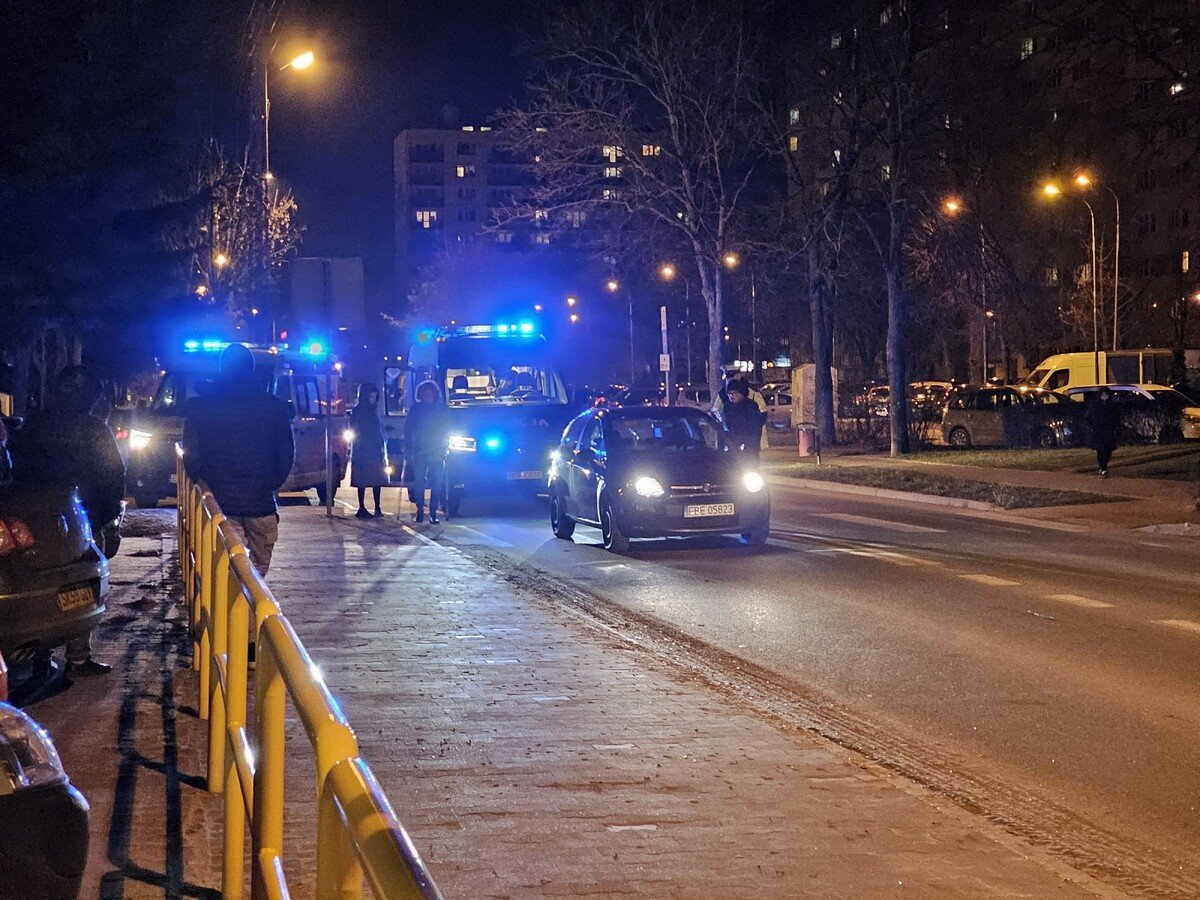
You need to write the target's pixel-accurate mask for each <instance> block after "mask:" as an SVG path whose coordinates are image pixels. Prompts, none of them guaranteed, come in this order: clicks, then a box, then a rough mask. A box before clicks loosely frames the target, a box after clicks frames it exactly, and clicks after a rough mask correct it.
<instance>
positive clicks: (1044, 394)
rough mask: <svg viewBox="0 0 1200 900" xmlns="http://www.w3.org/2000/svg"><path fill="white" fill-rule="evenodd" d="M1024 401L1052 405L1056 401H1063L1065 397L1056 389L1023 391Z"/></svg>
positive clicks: (1039, 404)
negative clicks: (1056, 391) (1055, 390)
mask: <svg viewBox="0 0 1200 900" xmlns="http://www.w3.org/2000/svg"><path fill="white" fill-rule="evenodd" d="M1021 393H1022V396H1023V398H1024V402H1025V403H1027V404H1029V405H1031V406H1050V405H1052V404H1054V403H1062V402H1063V399H1064V398H1063V397H1062V395H1060V394H1056V393H1054V391H1028V392H1025V391H1022V392H1021Z"/></svg>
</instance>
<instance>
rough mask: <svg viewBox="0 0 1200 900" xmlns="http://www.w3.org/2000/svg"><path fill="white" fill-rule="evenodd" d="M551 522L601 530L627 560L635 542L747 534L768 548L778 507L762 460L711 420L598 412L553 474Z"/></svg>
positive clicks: (555, 462)
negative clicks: (739, 448) (735, 446)
mask: <svg viewBox="0 0 1200 900" xmlns="http://www.w3.org/2000/svg"><path fill="white" fill-rule="evenodd" d="M549 490H550V525H551V527H552V528H553V529H554V533H555V535H556V536H558V537H560V538H569V537H571V535H572V534H573V533H574V531H575V525H576V523H579V524H583V525H591V526H594V527H596V528H599V529H600V532H601V534H602V536H603V539H604V546H605V547H606V548H608V549H609V550H612V551H614V552H617V553H621V552H624V551H625V550H627V549H629V542H630V539H631V538H653V537H667V536H674V535H680V536H682V535H698V534H740V535H741V536H742V537H743V539H745V541H746V542H747V543H749V544H752V545H761V544H763V543H765V542H766V540H767V534H768V531H769V528H770V517H771V500H770V495H769V493H768V491H767V487H766V483H765V482H764V480H763V477H762V476H761V475H760V474H759V473H758V471H757V467H756V465H755V463H754V462H752V461H751V460H749V459H747V458H746V457H744V456H742V455H740V454H737V453H733V452H729V451H728V450H727V449H726V442H725V433H724V431H723V430H722V429H721V426H720V424H719V423H718V422H717V421H716V420H715V419H713V418H712V417H711V416H709V415H707V414H705V413H702V412H700V411H699V410H695V409H686V408H680V407H645V406H643V407H622V408H617V409H594V410H589V411H588V412H585V413H583V414H582V415H580V416H578V417H577V418H576V419H574V420H573V421H572V422H571V424H570V425H568V426H567V429H566V431H564V432H563V437H562V442H561V444H560V445H559V447H558V449H557V450H556V451H555V452H554V454H553V457H552V462H551V467H550V485H549Z"/></svg>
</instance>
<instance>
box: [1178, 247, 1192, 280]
mask: <svg viewBox="0 0 1200 900" xmlns="http://www.w3.org/2000/svg"><path fill="white" fill-rule="evenodd" d="M1191 264H1192V257H1191V254H1190V253H1188V252H1187V251H1186V250H1184V251H1183V252H1182V253H1180V254H1179V271H1180V272H1182V273H1183V274H1184V275H1186V274H1187V273H1188V269H1190V268H1191Z"/></svg>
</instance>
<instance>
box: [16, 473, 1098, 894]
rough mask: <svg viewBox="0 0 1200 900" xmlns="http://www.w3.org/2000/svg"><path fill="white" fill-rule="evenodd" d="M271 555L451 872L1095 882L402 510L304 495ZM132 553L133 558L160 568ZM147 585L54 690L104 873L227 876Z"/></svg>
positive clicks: (612, 880)
mask: <svg viewBox="0 0 1200 900" xmlns="http://www.w3.org/2000/svg"><path fill="white" fill-rule="evenodd" d="M389 493H390V492H389ZM168 549H169V548H168ZM275 559H276V562H275V563H274V568H273V569H272V572H271V578H270V582H271V584H272V586H273V588H274V589H275V591H276V592H277V594H278V596H279V597H280V599H281V601H282V603H283V605H284V608H285V612H286V614H287V615H288V616H289V618H290V619H291V620H292V622H293V624H294V626H295V628H296V631H297V632H298V633H299V634H300V636H301V638H302V640H303V641H304V642H305V644H306V645H307V647H308V649H309V651H310V652H311V654H312V656H313V657H314V659H315V660H316V661H317V663H318V664H319V665H320V667H321V669H322V671H323V673H324V677H325V679H326V681H327V682H328V684H329V685H330V686H331V688H332V690H333V692H334V693H335V695H336V696H338V697H339V698H340V699H341V700H342V701H343V704H344V708H345V711H346V714H347V716H348V717H349V719H350V721H351V722H352V723H353V724H354V726H355V728H356V730H357V732H358V734H359V737H360V741H361V744H362V747H363V752H364V755H365V756H366V757H367V759H368V760H369V761H370V763H371V765H372V767H373V769H374V771H375V773H376V775H377V776H378V778H379V780H380V782H381V783H382V784H383V786H384V787H385V789H386V790H387V792H388V794H389V796H390V798H391V800H392V802H393V804H394V806H395V807H396V810H397V812H398V813H399V815H400V818H401V819H402V820H403V821H404V823H405V825H406V826H407V828H408V829H409V831H410V833H411V834H412V836H413V838H414V840H415V842H416V844H417V846H418V848H419V849H420V850H421V852H422V854H423V855H424V857H425V859H426V861H427V862H428V864H429V866H430V868H431V870H432V871H433V874H434V877H435V878H436V879H437V880H438V882H439V884H440V886H441V887H442V889H443V891H444V892H445V893H446V895H447V897H464V898H465V897H536V896H543V897H558V896H596V897H610V896H615V895H618V894H621V895H631V896H644V897H655V898H658V897H708V896H735V897H764V898H767V897H770V898H778V897H793V896H801V895H808V896H872V897H876V896H899V895H910V896H921V897H926V896H959V897H961V896H998V895H999V896H1008V897H1019V896H1027V897H1045V896H1051V895H1053V896H1077V895H1090V891H1092V890H1095V887H1094V885H1092V884H1091V882H1089V881H1088V879H1086V878H1084V877H1082V876H1073V875H1071V873H1069V872H1067V870H1065V869H1064V868H1062V867H1061V866H1059V865H1058V864H1056V863H1054V862H1052V861H1049V860H1048V859H1047V858H1045V857H1044V856H1043V855H1042V854H1041V853H1040V852H1039V851H1036V850H1033V849H1031V848H1029V847H1026V846H1024V845H1023V844H1021V843H1020V842H1019V841H1017V840H1016V839H1014V838H1011V837H1009V836H1008V835H1006V834H1004V833H1003V832H1001V831H1000V830H999V829H997V828H996V827H994V826H992V825H990V824H988V823H987V822H985V821H984V820H983V819H982V818H980V817H978V816H975V815H972V814H970V813H967V812H965V811H963V810H960V809H958V808H956V807H953V806H951V805H948V804H947V803H946V802H945V801H943V800H940V799H939V798H937V797H935V796H933V795H932V794H929V793H927V792H925V791H923V790H922V789H919V788H916V787H914V786H912V785H910V784H908V783H907V782H905V781H903V780H901V779H898V778H893V777H891V776H889V775H887V774H886V773H882V772H880V771H879V770H877V769H874V768H871V767H868V766H866V765H864V764H861V763H860V762H859V761H858V760H857V759H856V758H855V757H853V756H852V755H851V754H849V753H848V752H846V751H843V750H842V749H840V748H838V747H836V746H835V745H833V744H831V743H829V742H827V741H825V740H822V739H819V738H817V737H815V736H813V735H811V734H809V733H807V732H800V731H795V730H791V729H785V728H784V727H782V726H780V725H778V724H777V723H775V722H773V721H770V720H768V719H766V718H764V717H762V716H760V715H758V714H755V713H751V712H749V711H747V710H745V709H742V708H740V707H739V706H738V705H736V703H735V702H734V701H732V700H729V699H725V698H724V697H722V696H720V695H718V694H716V693H715V692H713V691H712V690H711V689H710V688H709V687H707V686H706V685H705V684H703V683H700V682H698V681H695V680H692V678H691V677H690V676H686V675H684V674H682V673H681V672H679V671H677V670H675V669H674V668H671V667H669V666H668V665H666V664H665V663H663V662H660V661H658V660H656V659H654V658H651V657H649V656H647V654H646V653H645V652H644V651H642V650H640V649H638V648H636V647H633V646H631V645H630V644H627V643H625V642H624V641H623V640H621V639H620V637H619V636H617V635H614V634H612V633H610V632H608V631H604V630H601V629H599V628H597V627H595V626H593V625H591V624H589V623H588V622H587V621H585V620H583V619H581V618H579V617H578V616H575V615H571V614H569V613H567V612H565V611H563V610H561V609H559V608H557V607H556V606H554V605H553V604H551V603H548V602H546V601H544V600H538V599H533V598H527V597H524V596H521V595H518V594H517V593H514V591H513V589H512V588H510V587H509V586H508V585H507V584H506V583H505V582H504V581H502V580H501V579H500V578H499V577H497V576H495V575H492V574H491V573H489V572H487V571H485V570H484V569H482V568H481V567H480V566H479V565H477V564H476V563H474V562H472V561H471V560H470V559H468V558H467V557H466V556H464V555H462V554H461V553H459V552H458V551H456V550H454V549H451V548H448V547H444V546H441V545H437V544H432V543H430V542H428V541H427V540H425V539H424V538H422V537H421V536H418V535H416V534H415V533H412V532H411V531H409V530H407V529H402V528H401V527H400V526H398V525H397V524H396V523H395V522H368V523H359V522H357V521H355V520H353V519H349V518H337V519H334V520H328V519H326V518H325V517H324V514H323V511H322V510H318V509H315V508H308V507H289V508H286V509H285V510H284V511H283V522H282V527H281V540H280V544H279V546H278V548H277V552H276V557H275ZM128 562H129V561H128V560H125V559H124V558H122V559H120V560H119V565H118V568H117V569H115V570H114V571H115V573H116V575H115V577H118V578H121V579H122V580H125V579H130V578H132V579H135V580H136V579H139V578H142V577H143V576H142V574H140V573H141V572H142V570H140V569H137V568H136V567H135V566H128V568H127V567H126V563H128ZM155 571H156V572H157V571H159V570H155ZM163 571H165V570H163ZM122 572H130V574H126V575H122V574H121V573H122ZM134 572H137V573H139V574H133V573H134ZM146 596H147V597H149V598H150V599H151V601H152V602H150V603H149V604H148V605H147V604H146V603H145V602H144V600H145V598H143V600H142V601H141V602H143V605H147V608H146V609H144V610H141V611H139V613H138V619H137V621H136V623H135V622H122V623H121V624H120V625H119V626H114V625H113V623H111V622H110V626H109V627H107V628H106V630H105V633H104V635H103V636H102V640H101V642H100V644H101V652H102V653H103V654H104V655H105V656H107V657H108V658H113V659H114V660H115V659H122V661H123V663H124V664H125V665H126V666H127V671H128V672H129V673H130V674H129V675H128V676H127V677H126V678H125V679H123V680H122V679H120V678H118V677H114V678H113V679H112V680H111V681H109V680H105V681H103V682H102V681H93V682H91V683H88V684H86V685H84V686H82V687H79V688H75V689H72V691H70V692H68V693H67V694H65V695H63V696H62V697H60V698H55V700H53V701H49V702H47V703H46V704H42V705H40V706H39V707H38V708H37V709H35V710H34V712H35V713H36V714H37V715H39V716H40V717H41V718H43V720H44V721H45V722H46V724H47V725H48V726H50V727H51V729H52V730H53V731H54V733H55V735H56V737H57V738H58V740H59V744H60V747H61V748H62V749H63V755H64V757H65V759H66V761H67V763H68V765H69V766H70V767H71V769H72V771H73V773H74V774H75V777H76V780H77V781H78V782H79V783H80V784H81V786H82V787H83V789H84V790H85V792H86V793H88V795H89V797H91V799H92V800H93V804H94V806H93V809H94V812H95V816H94V819H93V823H94V829H93V830H94V835H95V837H94V839H93V851H94V852H93V855H92V856H93V859H92V862H93V866H92V869H91V871H90V873H89V882H88V888H87V891H86V892H85V895H84V896H97V892H99V895H100V896H105V897H118V896H129V897H143V896H145V897H157V896H185V895H186V896H208V893H207V891H206V890H205V889H206V888H208V889H211V888H214V887H216V886H217V884H218V871H219V869H218V858H217V848H218V844H219V841H218V837H217V828H216V826H217V823H218V821H219V817H220V813H219V806H218V804H217V803H216V802H214V798H213V797H212V796H210V795H207V794H205V793H204V792H203V790H202V789H201V783H200V782H199V780H198V779H197V778H196V773H199V772H201V771H202V769H203V763H202V755H201V754H202V750H201V747H202V731H201V729H200V727H199V725H200V723H199V722H198V721H197V720H196V719H195V718H194V717H193V716H191V715H189V714H188V712H187V711H186V710H184V707H185V706H190V705H194V703H195V695H194V690H195V679H194V677H193V675H192V673H191V672H190V670H187V669H183V668H180V664H181V662H182V660H181V659H180V657H179V655H178V648H179V642H180V638H181V631H180V629H179V622H178V615H177V611H176V610H174V609H173V608H172V605H171V604H172V602H173V601H170V600H168V599H166V596H165V594H163V593H162V592H161V591H160V590H157V589H156V590H153V591H150V592H149V593H148V594H147V595H146ZM131 602H132V601H131ZM289 748H290V752H291V753H292V755H293V756H294V757H295V758H296V760H297V762H298V765H296V766H294V767H293V770H292V774H291V775H290V777H289V783H288V791H289V793H288V798H289V807H290V808H289V810H288V815H287V822H288V835H287V850H286V852H285V860H286V863H285V866H286V868H287V871H288V872H289V875H290V877H291V879H292V883H293V890H292V893H293V896H297V897H304V896H311V895H312V880H311V879H312V875H313V858H312V844H311V836H312V832H313V830H314V829H313V803H312V793H313V784H312V768H311V764H308V763H307V762H305V761H304V760H305V757H306V755H307V739H306V738H305V737H304V735H303V733H302V732H301V731H300V730H299V729H298V728H297V727H293V729H292V734H291V739H290V742H289ZM118 776H119V777H118ZM114 809H115V810H117V811H118V815H117V816H116V818H115V820H114V817H113V810H114ZM114 835H115V837H114ZM102 879H103V883H104V885H105V887H104V889H103V890H102V891H101V890H100V887H99V886H100V884H101V881H102Z"/></svg>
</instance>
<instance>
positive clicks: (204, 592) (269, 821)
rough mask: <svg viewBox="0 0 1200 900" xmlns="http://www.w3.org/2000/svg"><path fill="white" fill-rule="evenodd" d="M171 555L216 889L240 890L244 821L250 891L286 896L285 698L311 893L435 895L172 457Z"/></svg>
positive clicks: (241, 549) (231, 534)
mask: <svg viewBox="0 0 1200 900" xmlns="http://www.w3.org/2000/svg"><path fill="white" fill-rule="evenodd" d="M177 473H178V480H179V484H178V497H179V523H178V537H179V567H180V574H181V577H182V580H183V586H184V594H185V597H186V599H187V602H188V609H189V612H190V620H191V625H192V650H193V654H192V663H193V667H194V668H196V669H198V670H199V673H200V697H199V703H198V706H199V709H200V716H201V718H203V719H207V720H208V789H209V791H211V792H213V793H224V795H225V803H224V806H225V809H224V836H223V854H224V862H223V866H222V875H221V893H222V895H223V896H224V897H227V898H241V897H242V896H244V891H245V883H246V873H245V858H246V846H245V840H246V827H247V824H248V825H249V830H250V840H251V852H250V866H251V871H250V894H251V897H252V898H254V900H258V898H284V897H288V896H289V894H288V888H287V883H286V880H285V878H284V874H283V859H284V848H283V809H284V807H283V786H284V772H285V765H286V752H285V737H284V729H285V726H284V717H285V710H286V706H287V700H288V698H290V699H291V701H292V705H293V706H294V707H295V710H296V713H297V715H298V717H299V719H300V722H301V723H302V724H303V725H304V729H305V731H306V732H307V733H308V737H309V741H310V742H311V743H312V747H313V752H314V755H315V757H316V771H317V785H316V788H317V790H316V800H317V883H316V896H317V897H318V898H322V900H324V898H327V897H328V898H354V897H361V896H362V892H363V879H364V877H365V878H366V881H367V883H368V884H369V885H370V887H371V890H372V891H373V893H374V894H375V896H377V897H387V898H410V897H412V898H439V900H440V898H441V894H440V893H439V891H438V889H437V886H436V885H435V884H434V883H433V879H432V877H431V876H430V874H429V871H428V870H427V869H426V868H425V864H424V863H423V862H422V861H421V857H420V855H419V854H418V853H417V850H416V847H414V846H413V843H412V841H411V840H410V839H409V837H408V834H407V833H406V832H405V831H404V828H403V826H401V824H400V822H399V820H398V819H397V818H396V814H395V812H393V810H392V807H391V804H389V803H388V799H387V797H386V796H385V795H384V793H383V791H382V789H381V788H380V787H379V783H378V782H376V780H375V776H374V775H372V774H371V769H370V767H369V766H368V765H367V763H366V761H365V760H364V759H363V758H362V757H361V756H359V753H358V740H357V739H356V738H355V736H354V731H353V730H352V729H351V727H350V724H349V723H348V722H347V721H346V719H345V717H344V716H343V715H342V711H341V709H340V708H339V706H338V704H337V701H336V700H334V699H333V696H332V695H331V694H330V693H329V689H328V688H327V687H326V686H325V681H324V679H323V678H322V677H321V673H320V671H319V670H318V669H317V667H316V665H315V664H314V663H313V661H312V658H311V657H310V656H309V655H308V651H306V650H305V649H304V645H303V644H302V643H300V639H299V638H298V637H297V636H296V632H295V631H293V630H292V626H291V625H290V624H289V623H288V621H287V619H286V618H284V616H283V615H282V614H281V613H280V610H279V604H278V603H277V602H276V600H275V597H274V596H273V595H272V594H271V591H270V589H269V588H268V587H267V586H266V584H265V583H264V582H263V580H262V577H261V576H260V575H259V574H258V572H257V571H256V570H255V568H254V566H253V565H251V563H250V558H249V556H248V555H247V552H246V548H245V546H244V545H243V544H242V542H241V541H240V540H239V539H238V536H237V533H236V532H235V531H234V529H233V528H232V527H231V526H230V525H229V523H228V522H226V521H225V517H224V515H222V513H221V508H220V507H219V506H218V505H217V502H216V500H215V499H214V498H213V496H212V494H211V493H210V492H209V491H208V490H207V488H206V487H205V486H204V485H203V484H200V483H194V482H192V481H191V480H190V479H189V478H188V475H187V472H185V471H184V467H183V454H182V451H179V460H178V467H177ZM252 617H253V622H254V631H255V633H256V634H257V647H256V671H255V683H254V692H255V693H254V697H255V705H254V710H255V722H254V728H253V730H251V728H250V726H249V723H248V721H247V715H246V712H247V706H248V692H249V683H248V681H249V678H248V671H249V660H248V658H247V657H248V652H247V650H248V647H247V641H248V637H249V633H250V623H251V618H252Z"/></svg>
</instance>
